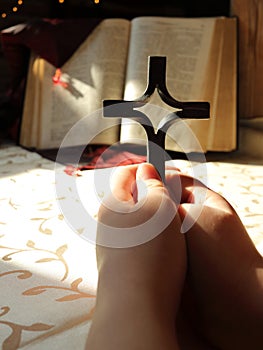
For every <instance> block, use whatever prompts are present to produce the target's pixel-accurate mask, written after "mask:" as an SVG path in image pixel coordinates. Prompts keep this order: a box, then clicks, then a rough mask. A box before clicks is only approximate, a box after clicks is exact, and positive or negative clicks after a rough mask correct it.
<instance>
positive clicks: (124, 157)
mask: <svg viewBox="0 0 263 350" xmlns="http://www.w3.org/2000/svg"><path fill="white" fill-rule="evenodd" d="M89 158H90V160H89V161H87V163H86V164H85V165H80V166H78V167H75V166H73V165H67V166H66V168H65V172H66V173H67V174H68V175H81V171H82V170H89V169H102V168H110V167H114V166H121V165H128V164H139V163H144V162H146V156H145V155H141V154H136V153H132V152H129V151H120V150H117V149H112V148H110V147H107V146H102V147H99V148H97V149H96V150H95V151H93V152H91V153H90V154H89Z"/></svg>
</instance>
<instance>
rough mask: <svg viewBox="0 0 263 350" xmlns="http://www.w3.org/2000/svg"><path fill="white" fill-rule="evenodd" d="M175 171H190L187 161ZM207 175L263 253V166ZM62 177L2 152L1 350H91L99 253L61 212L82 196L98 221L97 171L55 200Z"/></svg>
mask: <svg viewBox="0 0 263 350" xmlns="http://www.w3.org/2000/svg"><path fill="white" fill-rule="evenodd" d="M176 164H177V166H179V167H182V168H185V169H186V170H187V169H188V164H187V162H185V161H178V162H177V163H176ZM205 167H206V170H207V175H208V176H207V182H208V185H209V186H210V187H211V188H212V189H214V190H216V191H218V192H220V193H221V194H223V195H224V196H225V197H226V198H227V199H228V200H229V201H230V202H231V204H232V205H233V206H234V207H235V209H236V211H237V212H238V214H239V215H240V217H241V219H242V221H243V223H244V225H245V226H246V227H247V230H248V232H249V234H250V236H251V238H252V240H253V241H254V243H255V245H256V246H257V248H258V250H259V251H260V252H261V253H263V211H262V209H263V161H260V160H251V159H249V158H248V159H245V158H243V157H237V158H233V157H232V158H230V159H229V160H227V161H225V160H220V161H209V162H207V163H206V164H205ZM57 173H59V174H60V175H59V176H61V177H62V178H63V176H64V179H65V183H66V182H67V180H68V177H69V175H67V174H66V173H65V172H64V166H63V165H60V166H57V170H56V171H55V170H54V163H53V162H51V161H49V160H47V159H45V158H42V157H41V156H40V155H39V154H37V153H34V152H29V151H27V150H25V149H23V148H20V147H18V146H12V145H10V146H6V147H2V148H1V149H0V267H1V268H0V347H1V348H2V349H3V350H15V349H26V350H29V349H32V350H33V349H52V350H55V349H64V350H67V349H68V350H71V349H74V348H75V349H78V350H81V349H84V347H85V341H86V338H87V334H88V331H89V327H90V324H91V320H92V312H93V309H94V305H95V297H96V284H97V272H96V258H95V246H94V244H93V243H92V242H89V241H87V240H84V239H83V238H81V235H82V233H83V230H84V228H83V227H82V223H81V222H80V224H79V227H75V230H74V229H73V228H72V226H71V225H70V224H69V222H68V220H67V218H66V217H65V215H64V213H63V210H61V204H63V203H65V201H69V202H70V201H71V202H72V203H73V202H78V201H79V200H80V199H81V196H83V195H84V197H85V198H86V201H87V203H90V205H91V208H90V210H91V212H92V210H93V213H91V215H94V217H95V216H96V205H95V204H94V203H93V199H92V195H90V194H91V193H93V187H94V184H93V182H92V177H91V175H90V174H92V171H90V173H88V172H85V175H84V176H83V177H79V178H77V179H75V181H76V183H79V185H80V188H81V190H80V192H81V194H80V195H78V196H79V197H78V196H77V197H76V196H75V193H73V192H72V188H71V185H70V182H69V186H68V188H67V189H66V192H65V195H61V196H60V194H59V193H57V192H56V181H58V177H57V175H56V174H57ZM61 177H59V179H61ZM85 191H86V192H85ZM85 194H86V195H85ZM104 194H105V193H104V192H103V190H102V196H103V195H104ZM93 204H94V205H95V207H94V205H93ZM75 226H76V225H75Z"/></svg>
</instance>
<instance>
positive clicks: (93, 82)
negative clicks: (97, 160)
mask: <svg viewBox="0 0 263 350" xmlns="http://www.w3.org/2000/svg"><path fill="white" fill-rule="evenodd" d="M65 40H67V38H65ZM236 43H237V20H236V18H235V17H205V18H172V17H137V18H134V19H133V20H126V19H120V18H109V19H104V20H102V21H101V22H100V24H98V26H97V27H96V28H95V29H94V30H93V32H92V33H91V34H90V35H89V36H88V37H87V39H86V40H85V41H84V42H83V43H82V44H81V45H80V46H79V48H78V49H77V50H76V51H75V53H74V54H73V55H72V56H71V57H70V59H69V60H68V61H67V62H66V63H65V64H64V65H63V66H62V67H61V75H60V76H58V77H56V78H57V80H56V81H55V83H54V79H53V77H54V75H55V73H56V67H54V66H52V65H51V64H49V63H48V62H47V61H45V60H44V59H42V58H40V57H36V56H35V55H34V54H33V53H32V54H31V59H30V64H29V69H28V79H27V86H26V94H25V101H24V111H23V116H22V123H21V131H20V140H19V143H20V145H22V146H24V147H28V148H34V149H51V148H58V147H60V145H61V143H62V141H63V140H65V136H66V140H67V142H64V145H67V146H78V145H87V144H104V145H112V144H114V143H118V142H128V143H139V144H140V143H142V144H143V143H145V142H146V135H145V132H144V129H143V127H142V126H141V125H140V124H138V123H137V122H135V121H131V120H129V121H128V122H127V119H126V120H125V119H123V118H119V119H118V118H105V117H104V116H103V100H107V99H113V100H122V99H124V100H127V101H132V100H134V99H136V98H139V97H140V96H142V95H143V93H144V91H145V88H146V85H147V64H148V57H149V56H165V57H166V58H167V65H166V84H167V89H168V91H169V93H170V95H171V96H173V97H174V98H175V99H176V100H178V101H200V102H202V101H207V102H209V103H210V119H209V120H194V119H193V120H191V119H189V120H184V121H183V125H186V128H183V129H182V127H181V126H180V125H179V126H178V125H177V124H176V123H175V125H173V126H171V128H170V130H169V137H167V138H166V149H168V150H172V151H173V150H175V151H178V150H180V149H182V148H183V150H184V151H198V150H200V149H198V150H197V149H196V142H192V140H193V138H197V140H198V143H199V144H200V146H201V148H202V151H204V152H206V151H232V150H235V149H236V147H237V110H236V106H237V95H236V94H237V79H236V78H237V75H236V74H237V71H236V70H237V52H236V50H237V47H236ZM57 73H58V71H57ZM59 73H60V72H59ZM158 97H159V96H158V94H156V95H153V97H152V99H151V100H150V101H149V109H148V111H147V110H146V112H145V114H147V115H148V117H149V118H150V119H151V120H152V123H153V125H154V126H156V125H157V124H158V122H159V120H158V119H160V118H162V117H163V115H165V114H167V113H170V112H171V110H172V111H174V110H173V109H171V107H169V106H168V105H165V104H164V102H162V101H161V99H160V98H158ZM76 125H78V126H79V127H75V126H76ZM185 130H186V131H185ZM69 131H70V132H69ZM68 133H69V134H68ZM193 135H194V136H193ZM180 144H181V145H182V147H181V146H180ZM178 145H179V146H178Z"/></svg>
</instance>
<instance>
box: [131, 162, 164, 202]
mask: <svg viewBox="0 0 263 350" xmlns="http://www.w3.org/2000/svg"><path fill="white" fill-rule="evenodd" d="M136 180H137V191H138V196H140V189H141V188H142V187H141V186H140V181H142V182H143V183H144V184H145V186H146V188H147V191H152V190H155V191H156V190H159V191H160V190H161V191H166V189H165V187H164V184H163V182H162V180H161V177H160V175H159V173H158V172H157V170H156V168H155V167H154V166H153V165H152V164H150V163H142V164H140V165H139V166H138V169H137V173H136Z"/></svg>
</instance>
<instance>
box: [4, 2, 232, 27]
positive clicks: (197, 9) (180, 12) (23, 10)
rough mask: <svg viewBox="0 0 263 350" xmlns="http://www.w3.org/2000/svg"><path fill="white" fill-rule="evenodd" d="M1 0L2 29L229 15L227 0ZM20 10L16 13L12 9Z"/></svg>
mask: <svg viewBox="0 0 263 350" xmlns="http://www.w3.org/2000/svg"><path fill="white" fill-rule="evenodd" d="M62 1H63V0H62ZM18 3H19V0H1V1H0V15H2V13H6V17H5V18H2V17H0V30H1V29H3V28H7V27H9V26H10V25H14V24H16V23H19V22H21V21H26V20H27V19H29V18H31V19H32V18H39V17H40V18H41V17H47V18H80V17H85V18H87V17H109V16H110V17H119V16H121V17H126V18H132V17H134V16H140V15H149V16H150V15H153V16H154V15H161V16H186V17H191V16H193V17H200V16H202V17H203V16H220V15H228V14H229V7H230V1H227V0H200V1H196V0H174V1H172V0H166V1H160V0H159V1H157V3H156V1H155V2H154V3H153V2H152V1H149V0H148V1H146V0H130V1H125V0H99V2H98V3H95V2H94V0H64V2H63V3H60V2H59V0H22V4H21V5H19V4H18ZM14 6H16V7H17V11H16V12H13V7H14Z"/></svg>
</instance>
